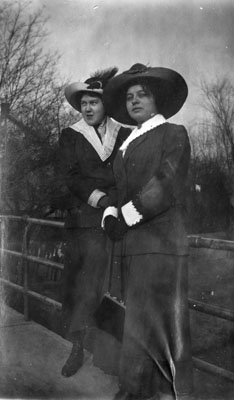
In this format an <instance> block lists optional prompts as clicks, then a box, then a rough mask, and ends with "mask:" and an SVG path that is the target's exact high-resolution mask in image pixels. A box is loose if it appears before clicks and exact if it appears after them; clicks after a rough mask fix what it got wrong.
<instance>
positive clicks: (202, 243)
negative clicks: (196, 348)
mask: <svg viewBox="0 0 234 400" xmlns="http://www.w3.org/2000/svg"><path fill="white" fill-rule="evenodd" d="M6 221H19V222H22V223H24V224H25V228H24V236H23V246H22V252H18V251H14V250H9V249H6V247H5V241H4V237H5V223H6ZM0 224H1V249H0V251H1V272H2V260H3V255H4V254H8V255H11V256H15V257H19V258H20V259H21V260H22V267H23V270H24V283H23V286H21V285H18V284H16V283H13V282H10V281H9V280H6V279H4V278H3V277H2V276H1V275H0V282H1V283H2V284H3V285H5V286H7V287H11V288H13V289H15V290H17V291H19V292H21V293H22V294H23V296H24V318H25V320H28V319H29V312H28V298H29V297H31V298H35V299H37V300H39V301H41V302H42V303H44V304H48V305H50V306H53V307H55V308H56V309H59V310H61V309H62V304H61V303H60V302H58V301H55V300H53V299H51V298H49V297H47V296H44V295H41V294H39V293H37V292H35V291H32V290H29V288H28V270H29V262H33V263H36V264H42V265H45V266H48V267H52V268H55V269H58V270H62V269H63V264H62V263H58V262H55V261H50V260H48V259H46V258H42V257H37V256H32V255H29V254H28V250H29V249H28V241H29V240H28V239H29V233H30V227H31V226H32V225H33V224H34V225H41V226H47V227H54V228H60V229H61V228H64V223H63V222H58V221H51V220H45V219H36V218H31V217H20V216H13V215H1V216H0ZM188 241H189V245H190V247H193V248H206V249H213V250H226V251H234V241H230V240H221V239H213V238H207V237H202V236H199V235H189V236H188ZM188 302H189V307H190V309H191V310H194V311H199V312H202V313H205V314H208V315H212V316H214V317H218V318H222V319H225V320H227V321H232V322H234V312H233V311H231V310H228V309H224V308H221V307H217V306H214V305H211V304H208V303H203V302H201V301H198V300H195V299H191V298H189V299H188ZM193 364H194V366H195V367H196V368H198V369H200V370H203V371H206V372H209V373H212V374H216V375H219V376H222V377H224V378H227V379H229V380H232V381H234V373H233V372H231V371H228V370H225V369H223V368H220V367H218V366H216V365H214V364H210V363H208V362H206V361H204V360H201V359H198V358H195V357H193Z"/></svg>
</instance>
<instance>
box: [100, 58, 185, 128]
mask: <svg viewBox="0 0 234 400" xmlns="http://www.w3.org/2000/svg"><path fill="white" fill-rule="evenodd" d="M141 82H142V83H143V82H148V84H149V85H150V87H151V89H152V91H153V93H155V97H156V103H157V108H158V110H159V112H160V113H161V114H162V115H163V116H164V117H165V118H170V117H172V116H173V115H174V114H176V113H177V112H178V111H179V110H180V108H181V107H182V105H183V104H184V102H185V100H186V97H187V95H188V87H187V84H186V82H185V80H184V78H183V77H182V76H181V75H180V74H179V73H178V72H176V71H174V70H172V69H169V68H162V67H147V66H146V65H144V64H140V63H138V64H134V65H133V66H132V67H131V68H130V69H129V70H127V71H124V72H122V73H121V74H119V75H116V76H115V77H114V78H113V79H111V81H109V82H108V84H107V85H106V87H105V90H104V93H103V101H104V105H105V108H106V112H107V114H108V115H109V116H110V117H113V118H114V119H115V120H116V121H118V122H121V123H123V124H127V125H136V121H134V120H133V119H132V118H131V117H130V116H129V114H128V111H127V108H126V91H127V89H128V88H129V86H130V85H132V84H141Z"/></svg>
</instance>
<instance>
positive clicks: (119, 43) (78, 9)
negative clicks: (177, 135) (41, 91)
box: [32, 0, 234, 123]
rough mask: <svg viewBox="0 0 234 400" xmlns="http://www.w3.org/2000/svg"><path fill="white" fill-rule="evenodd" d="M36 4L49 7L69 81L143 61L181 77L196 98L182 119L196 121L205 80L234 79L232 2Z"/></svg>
mask: <svg viewBox="0 0 234 400" xmlns="http://www.w3.org/2000/svg"><path fill="white" fill-rule="evenodd" d="M32 7H33V9H34V10H36V9H37V8H40V7H44V8H43V9H44V13H45V15H46V16H48V17H49V21H48V29H49V31H50V33H51V34H50V38H49V43H48V45H49V46H50V47H51V49H54V48H55V49H58V50H59V52H60V53H61V54H62V58H61V61H60V64H59V69H60V71H61V74H62V75H63V76H64V77H66V78H68V79H69V80H70V81H77V80H85V79H86V78H87V77H88V76H89V75H90V73H92V72H94V71H95V70H96V69H100V68H106V67H109V66H114V65H116V66H118V67H119V70H120V71H122V70H125V69H128V68H129V67H130V66H131V65H132V64H134V63H136V62H141V63H143V64H148V65H150V66H163V67H167V68H173V69H175V70H177V71H178V72H180V73H181V74H182V75H183V76H184V78H185V80H186V81H187V83H188V87H189V96H188V100H187V102H186V104H185V106H184V107H183V109H182V110H181V111H180V112H179V113H178V115H177V116H176V117H174V118H176V120H177V121H182V120H183V119H185V121H186V122H188V123H191V121H194V119H196V118H197V112H198V110H199V106H197V102H198V89H197V85H198V84H199V81H200V80H201V79H202V78H205V79H213V80H214V79H217V78H222V77H223V76H226V75H228V76H230V77H231V78H233V80H234V68H233V66H234V1H233V0H217V1H216V0H201V1H199V0H32ZM177 121H176V122H177Z"/></svg>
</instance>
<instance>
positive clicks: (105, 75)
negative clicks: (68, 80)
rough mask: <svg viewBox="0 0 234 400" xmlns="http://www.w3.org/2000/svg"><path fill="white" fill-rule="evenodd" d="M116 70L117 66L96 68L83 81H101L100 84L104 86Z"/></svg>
mask: <svg viewBox="0 0 234 400" xmlns="http://www.w3.org/2000/svg"><path fill="white" fill-rule="evenodd" d="M117 72H118V68H117V67H110V68H106V69H102V70H97V71H96V72H94V73H93V74H92V75H91V77H90V78H89V79H87V80H86V81H85V83H92V82H94V81H101V82H102V86H103V87H104V86H105V85H106V84H107V82H108V81H109V80H110V79H111V78H113V76H115V75H116V74H117Z"/></svg>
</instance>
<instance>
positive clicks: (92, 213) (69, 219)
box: [59, 123, 131, 228]
mask: <svg viewBox="0 0 234 400" xmlns="http://www.w3.org/2000/svg"><path fill="white" fill-rule="evenodd" d="M76 126H78V127H79V123H78V124H76ZM74 127H75V125H74ZM116 129H117V131H118V133H117V136H116V140H115V143H114V144H113V150H112V152H111V154H110V155H109V157H108V158H106V159H105V160H102V159H101V158H100V155H99V154H98V153H97V151H96V150H95V148H94V147H93V145H92V144H91V143H90V142H89V140H87V138H86V137H85V135H83V134H81V133H80V132H79V131H77V130H75V129H73V128H72V127H69V128H66V129H64V130H63V131H62V133H61V136H60V139H59V164H60V168H59V169H60V180H61V191H62V192H63V208H66V210H67V215H66V219H65V226H66V227H67V228H74V227H94V226H100V224H101V218H102V214H103V209H101V208H97V207H93V206H91V205H90V204H88V201H89V197H90V195H91V194H92V192H93V191H95V190H98V191H101V192H103V193H105V194H107V196H109V198H110V204H112V203H113V202H115V201H116V196H117V192H116V187H115V180H114V175H113V170H112V164H113V160H114V158H115V156H116V153H117V150H118V148H119V147H120V146H121V144H122V142H123V141H124V140H125V139H126V137H127V136H128V135H129V133H130V132H131V131H130V129H127V128H123V127H121V126H120V125H119V124H118V126H117V128H116ZM93 135H97V133H96V132H95V130H94V128H93Z"/></svg>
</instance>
